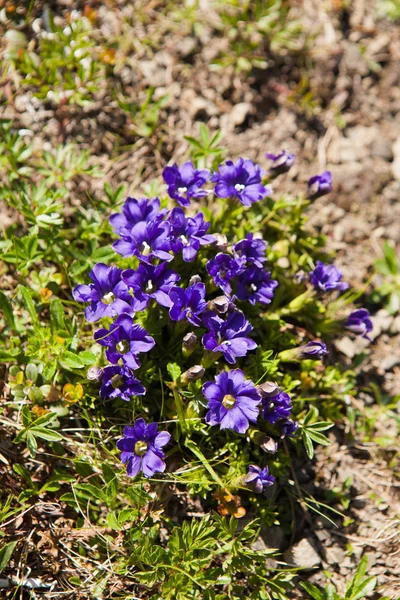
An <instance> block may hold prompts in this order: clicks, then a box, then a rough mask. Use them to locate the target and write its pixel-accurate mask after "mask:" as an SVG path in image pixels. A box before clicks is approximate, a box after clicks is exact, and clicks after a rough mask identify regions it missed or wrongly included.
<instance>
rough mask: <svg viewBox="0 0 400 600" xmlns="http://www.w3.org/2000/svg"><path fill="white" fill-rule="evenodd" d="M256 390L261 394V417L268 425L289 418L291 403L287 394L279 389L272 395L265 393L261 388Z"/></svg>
mask: <svg viewBox="0 0 400 600" xmlns="http://www.w3.org/2000/svg"><path fill="white" fill-rule="evenodd" d="M257 389H258V391H259V392H260V393H261V398H262V407H263V417H264V419H265V420H266V421H268V423H272V424H273V423H276V422H277V421H279V420H280V419H287V418H288V417H290V416H291V414H292V403H291V401H290V396H289V394H287V393H286V392H283V391H282V390H280V389H279V388H277V390H276V391H274V392H272V393H266V392H265V391H263V388H262V387H258V388H257Z"/></svg>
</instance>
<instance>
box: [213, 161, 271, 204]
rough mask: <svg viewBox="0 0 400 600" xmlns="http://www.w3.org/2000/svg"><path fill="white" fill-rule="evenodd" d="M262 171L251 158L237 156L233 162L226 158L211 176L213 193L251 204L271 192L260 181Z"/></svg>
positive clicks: (220, 196)
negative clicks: (213, 185)
mask: <svg viewBox="0 0 400 600" xmlns="http://www.w3.org/2000/svg"><path fill="white" fill-rule="evenodd" d="M262 175H263V171H262V170H261V168H260V166H259V165H255V164H254V163H253V162H252V161H251V160H248V159H243V158H239V159H238V161H237V163H236V164H234V163H233V162H232V161H231V160H227V161H226V162H225V164H223V165H220V166H219V169H218V171H217V173H214V175H213V176H212V177H211V181H213V182H215V183H216V186H215V193H216V195H217V196H218V197H219V198H238V199H239V200H240V202H241V203H242V204H244V205H245V206H251V205H252V204H253V202H258V201H259V200H262V199H263V198H265V197H266V196H269V195H270V193H271V190H270V188H266V187H264V186H263V185H262V183H261V177H262Z"/></svg>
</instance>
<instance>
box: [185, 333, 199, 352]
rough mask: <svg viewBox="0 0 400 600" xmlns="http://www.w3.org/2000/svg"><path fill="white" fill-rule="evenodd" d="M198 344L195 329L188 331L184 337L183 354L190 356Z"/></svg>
mask: <svg viewBox="0 0 400 600" xmlns="http://www.w3.org/2000/svg"><path fill="white" fill-rule="evenodd" d="M196 345H197V336H196V334H195V333H193V331H191V332H190V333H187V334H186V335H185V337H184V338H183V342H182V353H183V356H186V357H187V356H190V355H191V354H192V352H193V351H194V349H195V348H196Z"/></svg>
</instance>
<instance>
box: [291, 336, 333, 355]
mask: <svg viewBox="0 0 400 600" xmlns="http://www.w3.org/2000/svg"><path fill="white" fill-rule="evenodd" d="M296 351H297V355H298V357H299V358H300V359H303V358H313V359H314V360H318V359H322V358H323V357H324V356H325V354H328V349H327V347H326V344H324V342H318V341H316V340H314V341H312V342H307V344H305V345H304V346H300V347H299V348H296Z"/></svg>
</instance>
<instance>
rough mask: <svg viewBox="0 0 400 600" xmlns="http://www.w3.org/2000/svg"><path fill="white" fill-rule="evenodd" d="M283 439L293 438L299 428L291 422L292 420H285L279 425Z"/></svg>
mask: <svg viewBox="0 0 400 600" xmlns="http://www.w3.org/2000/svg"><path fill="white" fill-rule="evenodd" d="M280 427H281V429H282V436H283V437H285V436H286V437H293V436H294V434H295V433H296V431H297V430H298V428H299V425H298V423H296V422H295V421H292V419H285V420H284V421H282V422H281V423H280Z"/></svg>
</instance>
